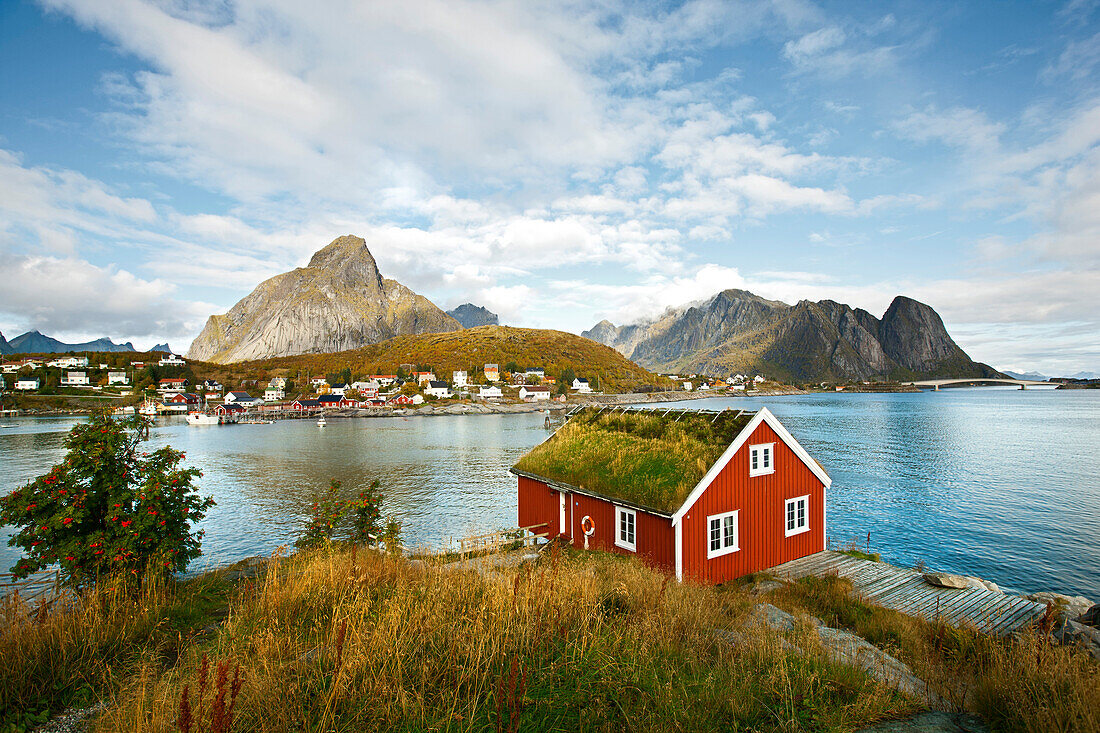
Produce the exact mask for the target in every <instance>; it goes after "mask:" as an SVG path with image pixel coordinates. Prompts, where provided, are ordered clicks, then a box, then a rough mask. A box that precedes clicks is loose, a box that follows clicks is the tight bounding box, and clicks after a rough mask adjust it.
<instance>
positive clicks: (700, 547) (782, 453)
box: [683, 423, 825, 583]
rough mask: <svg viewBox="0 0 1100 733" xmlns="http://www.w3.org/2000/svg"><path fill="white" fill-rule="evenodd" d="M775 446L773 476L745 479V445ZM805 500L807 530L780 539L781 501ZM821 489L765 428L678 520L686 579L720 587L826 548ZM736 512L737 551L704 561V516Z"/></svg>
mask: <svg viewBox="0 0 1100 733" xmlns="http://www.w3.org/2000/svg"><path fill="white" fill-rule="evenodd" d="M759 443H775V454H774V456H775V457H774V465H775V472H774V473H770V474H767V475H765V476H756V477H752V478H750V477H749V446H750V445H756V444H759ZM807 494H808V495H809V497H810V500H809V507H808V514H809V524H810V528H809V530H808V531H806V532H803V533H801V534H797V535H793V536H791V537H786V536H785V530H786V517H785V503H784V502H785V500H786V499H793V498H796V497H799V496H804V495H807ZM824 508H825V489H824V486H823V485H822V483H821V481H820V480H819V479H818V478H817V476H815V475H814V474H813V472H812V471H810V469H809V468H808V467H807V466H806V464H804V463H803V462H802V461H801V460H800V459H799V458H798V456H796V455H795V454H794V451H792V450H791V449H790V448H789V447H788V446H787V444H786V443H784V442H783V441H782V440H780V438H779V436H778V435H776V434H775V431H773V430H772V429H771V427H770V426H768V425H767V423H761V424H760V425H759V426H757V428H756V430H755V431H753V435H752V437H751V438H750V439H749V440H748V441H747V442H746V443H745V445H744V446H742V448H741V449H740V450H739V451H738V452H737V454H736V455H734V457H733V458H732V459H731V460H730V462H729V463H728V464H726V466H725V468H723V469H722V471H721V472H720V473H719V474H718V476H716V477H715V479H714V481H713V482H712V483H711V485H710V487H709V488H708V489H707V490H706V491H705V492H704V493H703V495H702V496H701V497H699V500H698V501H697V502H696V503H695V505H694V506H692V507H691V509H690V510H689V511H688V512H687V514H686V515H685V517H684V519H683V525H684V527H683V542H684V550H683V552H684V555H683V570H684V577H685V578H694V579H696V580H700V581H703V582H709V583H721V582H723V581H726V580H732V579H733V578H739V577H741V576H742V575H747V574H748V573H752V572H756V571H758V570H764V569H766V568H770V567H774V566H775V565H779V564H781V563H784V562H788V561H790V560H794V559H796V558H799V557H803V556H805V555H810V554H812V553H815V552H819V551H820V550H823V549H825V513H824ZM735 509H737V510H740V513H739V515H738V539H739V542H738V546H739V547H740V548H741V549H740V550H739V551H737V552H732V553H730V554H727V555H723V556H721V557H716V558H713V559H710V560H708V559H707V541H708V538H707V517H708V516H709V515H713V514H722V513H725V512H729V511H733V510H735Z"/></svg>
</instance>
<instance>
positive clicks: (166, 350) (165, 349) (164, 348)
mask: <svg viewBox="0 0 1100 733" xmlns="http://www.w3.org/2000/svg"><path fill="white" fill-rule="evenodd" d="M149 351H159V352H161V353H163V354H174V353H176V352H174V351H172V347H171V346H169V345H168V344H157V345H156V346H154V347H153V348H151V349H149Z"/></svg>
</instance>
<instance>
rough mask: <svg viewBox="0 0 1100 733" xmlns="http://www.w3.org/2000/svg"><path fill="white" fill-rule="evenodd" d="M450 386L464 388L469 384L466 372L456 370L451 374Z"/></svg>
mask: <svg viewBox="0 0 1100 733" xmlns="http://www.w3.org/2000/svg"><path fill="white" fill-rule="evenodd" d="M451 384H453V385H454V386H456V387H465V386H466V385H467V384H469V381H468V379H467V376H466V372H464V371H457V370H456V371H453V372H451Z"/></svg>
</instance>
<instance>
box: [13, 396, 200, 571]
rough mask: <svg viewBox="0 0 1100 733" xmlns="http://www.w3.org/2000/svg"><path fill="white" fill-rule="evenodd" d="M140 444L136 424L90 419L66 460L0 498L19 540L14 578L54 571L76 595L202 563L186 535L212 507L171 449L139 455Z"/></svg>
mask: <svg viewBox="0 0 1100 733" xmlns="http://www.w3.org/2000/svg"><path fill="white" fill-rule="evenodd" d="M147 434H148V424H147V423H146V421H145V419H144V418H142V417H141V416H135V417H133V418H127V419H124V420H115V419H114V418H112V417H111V416H110V415H106V414H101V415H95V416H93V417H92V418H91V419H90V420H89V421H88V422H86V423H83V424H81V425H77V426H76V427H74V428H73V429H72V430H71V431H70V432H69V435H68V436H67V437H66V439H65V447H66V448H67V449H68V453H67V454H66V456H65V460H64V462H62V463H60V464H58V465H56V466H54V467H53V468H52V469H51V470H50V471H49V472H48V473H46V474H45V475H43V476H39V477H38V478H36V479H34V480H33V481H31V482H30V483H28V484H27V485H26V486H22V487H20V488H18V489H16V490H15V491H13V492H12V493H10V494H8V495H7V496H5V497H0V522H2V523H4V524H10V525H14V526H16V527H18V528H19V531H18V532H17V533H16V534H15V536H13V537H12V538H11V539H10V540H9V541H8V544H9V545H11V546H13V547H21V548H22V549H23V553H24V556H23V557H22V558H21V559H20V560H19V561H18V562H17V563H16V564H15V565H14V566H13V567H12V568H11V572H12V573H14V574H15V575H16V577H25V576H27V575H28V574H30V573H33V572H35V571H36V570H41V569H42V568H45V567H49V566H50V565H52V564H54V563H57V564H58V565H59V566H60V568H61V572H62V577H63V578H64V580H65V582H67V583H69V584H72V585H84V584H88V583H92V582H95V580H96V578H98V577H100V576H105V575H113V574H116V573H119V572H126V573H131V574H133V575H140V574H143V573H146V572H150V571H152V572H162V573H167V572H178V571H181V570H183V569H184V568H186V567H187V563H189V562H190V561H191V560H193V559H194V558H196V557H198V556H199V555H201V554H202V550H201V549H200V543H201V540H202V535H203V533H202V532H201V531H192V525H193V524H194V523H196V522H198V521H199V520H200V519H202V518H203V516H205V514H206V511H207V510H208V509H210V507H212V506H213V505H214V500H213V498H211V497H206V498H203V497H201V496H199V494H198V493H197V490H196V487H195V484H194V482H195V480H196V479H197V478H198V477H200V476H201V475H202V474H201V473H200V472H199V471H198V469H195V468H180V462H181V461H182V460H183V459H184V457H185V456H184V454H183V453H181V452H180V451H177V450H174V449H172V448H171V447H167V446H166V447H164V448H161V449H159V450H156V451H153V452H152V453H140V452H138V446H139V444H140V443H141V442H142V441H143V440H144V439H145V437H146V436H147Z"/></svg>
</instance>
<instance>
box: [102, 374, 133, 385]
mask: <svg viewBox="0 0 1100 733" xmlns="http://www.w3.org/2000/svg"><path fill="white" fill-rule="evenodd" d="M129 383H130V378H129V377H128V376H126V372H107V386H111V385H113V384H129Z"/></svg>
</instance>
